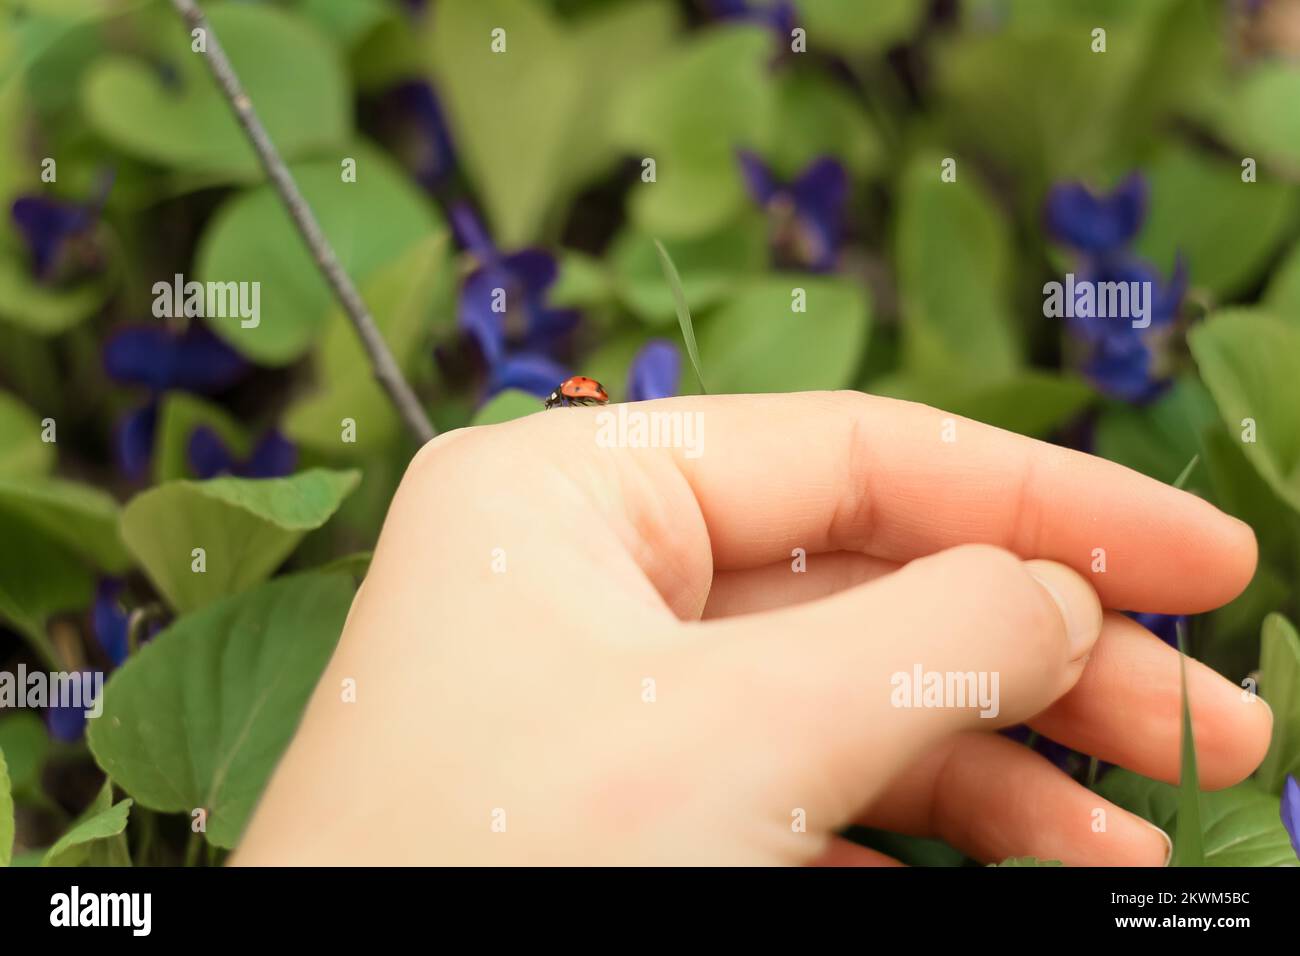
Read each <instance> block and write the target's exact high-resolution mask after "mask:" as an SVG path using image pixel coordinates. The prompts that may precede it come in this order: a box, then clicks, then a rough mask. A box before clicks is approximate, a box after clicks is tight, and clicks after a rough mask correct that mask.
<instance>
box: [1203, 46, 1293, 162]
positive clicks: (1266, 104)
mask: <svg viewBox="0 0 1300 956" xmlns="http://www.w3.org/2000/svg"><path fill="white" fill-rule="evenodd" d="M1297 102H1300V69H1297V68H1296V66H1295V64H1294V63H1288V62H1287V61H1286V60H1283V59H1278V60H1272V61H1269V60H1260V61H1258V62H1257V63H1256V65H1255V66H1254V67H1253V68H1252V69H1251V70H1250V72H1249V73H1247V74H1246V76H1245V78H1244V79H1243V80H1241V82H1240V83H1239V84H1238V86H1237V87H1236V88H1234V89H1233V90H1232V91H1231V93H1230V94H1229V95H1228V96H1226V97H1224V98H1223V100H1222V102H1221V103H1220V104H1219V109H1218V115H1217V120H1218V126H1219V129H1220V131H1221V132H1222V133H1223V135H1224V136H1225V137H1226V138H1227V139H1228V140H1229V141H1230V142H1231V143H1232V144H1233V145H1234V146H1236V147H1237V149H1238V150H1239V151H1240V152H1241V153H1242V155H1243V156H1251V157H1254V158H1255V159H1258V160H1261V161H1264V162H1269V161H1272V162H1276V163H1278V164H1279V165H1281V166H1282V167H1283V168H1294V167H1296V166H1297V165H1300V114H1298V113H1297V111H1296V109H1295V104H1296V103H1297ZM1261 178H1262V175H1261Z"/></svg>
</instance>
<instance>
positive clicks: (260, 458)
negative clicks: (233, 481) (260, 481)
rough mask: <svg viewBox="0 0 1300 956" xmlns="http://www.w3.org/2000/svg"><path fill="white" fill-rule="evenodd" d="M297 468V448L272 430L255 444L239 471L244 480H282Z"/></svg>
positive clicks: (276, 431) (275, 430)
mask: <svg viewBox="0 0 1300 956" xmlns="http://www.w3.org/2000/svg"><path fill="white" fill-rule="evenodd" d="M297 466H298V447H297V446H296V445H294V443H293V442H291V441H289V439H287V438H285V437H284V435H282V434H280V432H279V431H278V430H277V429H274V428H272V429H271V430H270V431H268V432H267V433H266V434H265V435H263V436H262V440H261V441H259V442H258V443H257V447H255V448H254V449H253V453H252V454H251V455H249V456H248V462H247V464H245V465H244V467H243V468H242V469H240V473H241V474H243V475H244V477H246V478H282V477H284V476H285V475H291V474H293V470H294V469H295V468H296V467H297Z"/></svg>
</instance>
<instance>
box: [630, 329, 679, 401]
mask: <svg viewBox="0 0 1300 956" xmlns="http://www.w3.org/2000/svg"><path fill="white" fill-rule="evenodd" d="M681 375H682V355H681V353H680V352H679V351H678V350H677V346H676V345H674V344H673V343H672V342H669V341H668V340H667V339H652V340H651V341H649V342H647V343H646V344H645V345H643V346H642V347H641V350H640V351H639V352H637V353H636V357H635V358H633V359H632V368H631V370H630V371H629V373H628V379H627V400H628V401H629V402H645V401H649V400H651V399H655V398H668V397H670V396H672V395H676V394H677V386H678V383H679V382H680V381H681Z"/></svg>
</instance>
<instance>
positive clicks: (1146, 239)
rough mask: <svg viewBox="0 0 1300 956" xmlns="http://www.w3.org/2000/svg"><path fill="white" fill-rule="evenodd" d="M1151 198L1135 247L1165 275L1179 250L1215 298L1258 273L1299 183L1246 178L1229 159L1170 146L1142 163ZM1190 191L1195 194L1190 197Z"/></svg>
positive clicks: (1288, 216)
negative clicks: (1148, 162) (1145, 164)
mask: <svg viewBox="0 0 1300 956" xmlns="http://www.w3.org/2000/svg"><path fill="white" fill-rule="evenodd" d="M1147 175H1148V178H1149V180H1150V183H1151V198H1150V202H1149V208H1150V210H1151V212H1150V214H1149V215H1148V217H1147V221H1146V225H1145V226H1144V227H1143V229H1142V234H1141V235H1140V236H1139V237H1138V240H1137V250H1138V252H1139V253H1140V254H1141V255H1143V256H1144V257H1146V258H1147V259H1150V260H1151V261H1152V262H1154V263H1155V264H1156V265H1157V266H1158V267H1159V268H1160V269H1162V270H1163V271H1164V273H1165V275H1166V276H1168V275H1169V274H1170V273H1171V272H1172V270H1173V267H1174V260H1175V256H1178V255H1181V256H1182V257H1183V259H1184V260H1185V262H1186V267H1187V272H1188V274H1189V275H1190V276H1191V278H1192V282H1193V284H1195V285H1196V286H1197V287H1198V288H1203V289H1207V290H1209V291H1210V292H1212V293H1214V295H1215V296H1216V297H1217V298H1219V299H1220V300H1223V299H1230V298H1231V297H1232V296H1233V295H1234V294H1236V293H1238V292H1241V291H1244V290H1245V289H1247V288H1249V287H1250V285H1251V284H1252V283H1253V282H1254V281H1255V280H1257V279H1258V278H1259V275H1260V272H1261V271H1262V270H1263V269H1264V268H1265V267H1266V266H1267V265H1268V263H1269V261H1270V259H1271V258H1272V255H1273V253H1274V252H1275V251H1276V249H1277V246H1278V243H1279V242H1280V241H1281V239H1282V238H1283V236H1285V235H1286V233H1287V230H1288V228H1289V226H1290V224H1291V220H1292V218H1293V217H1292V214H1293V213H1294V211H1295V200H1296V191H1295V189H1294V188H1293V187H1291V186H1289V185H1287V184H1286V183H1282V182H1278V181H1277V180H1275V179H1268V178H1264V179H1261V180H1260V181H1258V182H1253V183H1243V182H1242V181H1241V168H1240V167H1239V166H1237V165H1236V164H1235V163H1232V162H1224V161H1220V160H1215V159H1206V158H1205V157H1204V156H1202V155H1201V154H1200V153H1197V152H1193V151H1191V150H1186V149H1180V150H1170V151H1168V152H1166V153H1165V154H1163V155H1162V156H1160V157H1159V158H1158V159H1157V160H1156V161H1155V162H1153V163H1152V164H1151V165H1150V167H1149V168H1148V170H1147ZM1188 196H1195V197H1196V202H1195V203H1189V202H1187V197H1188Z"/></svg>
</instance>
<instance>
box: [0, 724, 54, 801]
mask: <svg viewBox="0 0 1300 956" xmlns="http://www.w3.org/2000/svg"><path fill="white" fill-rule="evenodd" d="M0 750H2V751H4V755H5V760H6V761H8V763H9V783H10V787H11V789H12V791H13V793H14V794H15V795H17V796H22V795H23V794H27V793H36V792H38V791H39V789H40V778H41V768H42V767H43V766H44V765H45V758H46V756H47V755H48V753H49V750H50V738H49V734H47V733H46V731H45V724H44V723H43V722H42V721H41V718H39V717H37V716H36V715H35V714H34V713H32V712H31V711H27V710H21V711H19V712H17V713H15V714H10V715H9V716H8V717H6V718H5V719H4V720H0Z"/></svg>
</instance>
